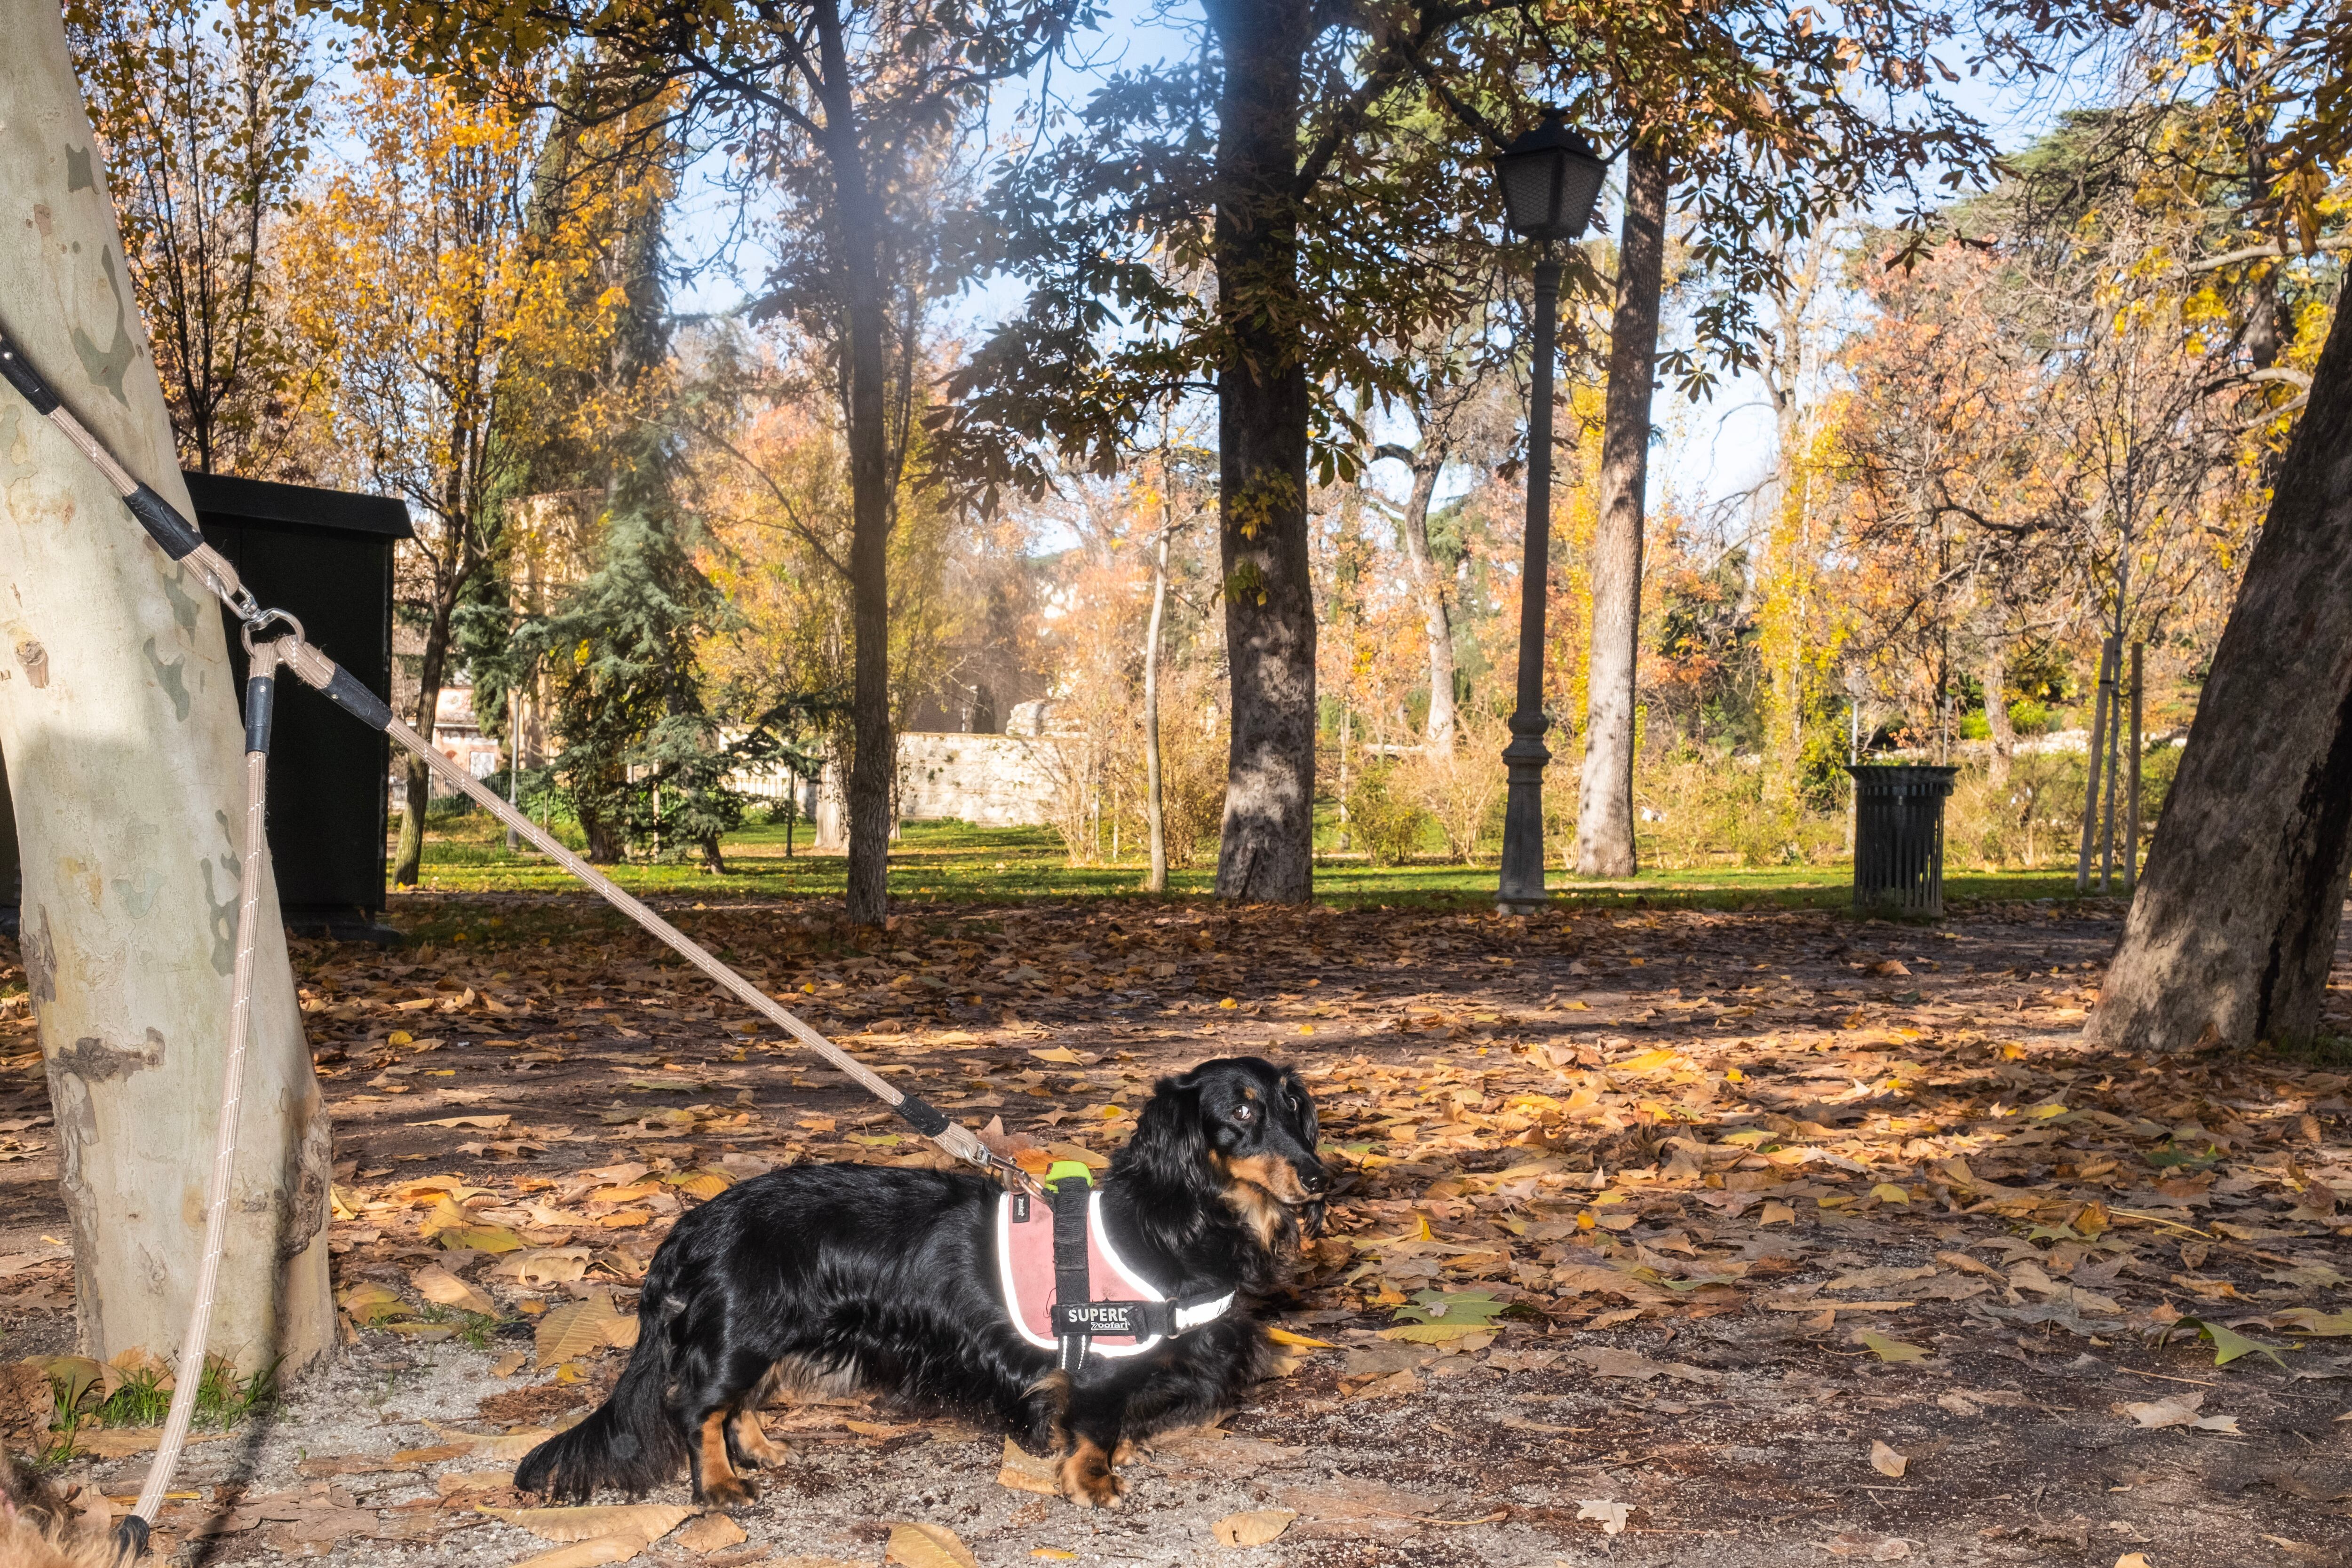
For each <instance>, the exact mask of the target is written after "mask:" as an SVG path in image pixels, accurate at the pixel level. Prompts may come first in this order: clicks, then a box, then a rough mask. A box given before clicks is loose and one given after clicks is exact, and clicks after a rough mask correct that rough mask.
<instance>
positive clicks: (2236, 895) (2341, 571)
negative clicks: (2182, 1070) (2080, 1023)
mask: <svg viewBox="0 0 2352 1568" xmlns="http://www.w3.org/2000/svg"><path fill="white" fill-rule="evenodd" d="M2309 396H2310V402H2309V404H2308V406H2307V407H2306V409H2305V413H2304V416H2303V423H2302V424H2301V425H2300V427H2298V428H2297V430H2296V431H2295V435H2294V444H2293V445H2292V446H2291V447H2290V448H2289V449H2288V452H2287V455H2286V459H2285V462H2284V464H2283V465H2282V466H2281V468H2280V470H2279V479H2278V485H2277V487H2276V489H2275V490H2274V491H2273V498H2272V501H2271V510H2270V516H2269V517H2268V519H2267V520H2266V521H2265V522H2264V523H2263V534H2262V538H2261V540H2260V541H2259V542H2258V543H2257V544H2256V545H2255V546H2254V551H2253V555H2252V558H2251V559H2249V560H2248V561H2247V563H2246V577H2245V581H2244V583H2243V585H2242V587H2241V588H2240V589H2239V591H2238V601H2237V603H2236V605H2235V606H2234V607H2233V608H2232V609H2231V612H2230V621H2229V624H2228V626H2227V627H2226V628H2225V629H2224V630H2223V632H2222V633H2221V646H2220V648H2219V649H2218V650H2217V651H2216V652H2215V653H2214V655H2213V666H2212V673H2211V674H2210V677H2209V678H2208V680H2207V681H2206V683H2205V691H2204V695H2203V696H2202V698H2201V699H2200V701H2199V703H2198V706H2197V718H2196V721H2195V722H2194V723H2193V724H2192V725H2191V726H2190V727H2189V747H2188V749H2187V751H2185V752H2184V753H2183V754H2182V756H2181V758H2180V771H2179V775H2178V776H2177V777H2176V779H2174V781H2173V786H2172V789H2171V792H2170V793H2169V794H2168V796H2167V797H2166V799H2165V804H2164V815H2163V816H2162V818H2161V819H2160V820H2159V821H2158V823H2157V828H2156V840H2155V842H2154V843H2153V844H2152V845H2151V846H2150V847H2149V851H2148V860H2147V871H2146V873H2144V875H2143V876H2142V878H2141V881H2140V884H2139V892H2138V894H2137V897H2135V898H2134V899H2133V901H2132V906H2131V914H2130V915H2129V917H2128V918H2127V919H2126V922H2125V925H2124V936H2123V944H2122V946H2120V947H2119V948H2118V949H2117V950H2116V956H2115V961H2114V962H2113V963H2112V964H2111V965H2110V966H2109V967H2108V970H2107V979H2106V985H2105V988H2104V990H2103V991H2102V993H2101V995H2100V998H2099V1005H2098V1007H2097V1008H2096V1009H2095V1010H2094V1011H2093V1012H2092V1014H2091V1020H2090V1023H2089V1025H2088V1026H2087V1029H2086V1030H2085V1032H2086V1034H2087V1035H2088V1036H2089V1037H2090V1038H2091V1039H2093V1040H2096V1041H2098V1042H2099V1043H2101V1044H2104V1045H2107V1046H2111V1047H2115V1048H2116V1049H2119V1050H2126V1051H2147V1052H2158V1051H2188V1050H2191V1049H2194V1048H2197V1047H2200V1046H2209V1045H2221V1046H2229V1047H2233V1048H2239V1049H2242V1048H2245V1047H2248V1046H2252V1045H2253V1044H2255V1043H2256V1042H2257V1041H2261V1040H2281V1041H2299V1040H2307V1039H2309V1038H2310V1037H2311V1036H2312V1035H2313V1034H2314V1033H2315V1032H2316V1031H2317V1030H2318V1028H2319V1022H2320V1009H2321V1004H2322V1003H2323V1001H2324V1000H2325V999H2326V991H2327V970H2328V966H2329V963H2330V962H2331V961H2332V960H2333V959H2334V957H2335V956H2336V928H2337V925H2339V924H2340V922H2341V919H2342V915H2343V909H2344V894H2345V882H2346V878H2347V875H2352V311H2345V310H2339V311H2338V312H2337V313H2336V325H2335V327H2334V329H2332V330H2331V331H2330V332H2329V334H2328V339H2327V346H2326V349H2325V350H2323V351H2322V353H2321V354H2320V357H2319V364H2318V366H2317V368H2316V370H2315V371H2314V372H2313V375H2312V382H2311V390H2310V394H2309Z"/></svg>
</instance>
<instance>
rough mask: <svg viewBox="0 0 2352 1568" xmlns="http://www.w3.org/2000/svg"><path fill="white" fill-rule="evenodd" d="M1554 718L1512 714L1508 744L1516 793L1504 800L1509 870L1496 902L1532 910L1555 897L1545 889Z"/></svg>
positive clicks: (1511, 910) (1517, 911) (1521, 911)
mask: <svg viewBox="0 0 2352 1568" xmlns="http://www.w3.org/2000/svg"><path fill="white" fill-rule="evenodd" d="M1549 727H1550V721H1549V719H1547V718H1545V717H1544V716H1543V715H1542V714H1541V713H1536V714H1525V713H1515V714H1513V715H1512V716H1511V744H1510V745H1508V746H1507V747H1504V748H1503V765H1504V767H1505V768H1507V770H1508V771H1509V774H1510V794H1509V796H1508V798H1507V800H1505V802H1504V806H1503V874H1502V879H1501V883H1500V885H1499V886H1498V887H1497V888H1496V893H1495V907H1496V909H1497V910H1498V911H1500V912H1502V913H1503V914H1506V915H1532V914H1534V913H1535V912H1536V911H1537V910H1538V909H1541V908H1542V907H1543V906H1544V904H1546V903H1547V902H1548V901H1549V899H1548V895H1547V894H1546V893H1545V891H1544V852H1543V770H1544V765H1545V764H1546V763H1548V762H1549V761H1550V760H1551V753H1550V752H1549V750H1547V749H1546V748H1545V747H1544V743H1543V732H1544V731H1545V730H1546V729H1548V728H1549Z"/></svg>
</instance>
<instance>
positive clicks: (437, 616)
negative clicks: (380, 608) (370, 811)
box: [392, 524, 595, 887]
mask: <svg viewBox="0 0 2352 1568" xmlns="http://www.w3.org/2000/svg"><path fill="white" fill-rule="evenodd" d="M445 526H446V524H445ZM444 542H446V543H448V544H449V545H450V546H451V548H453V549H463V548H464V547H463V545H461V544H459V543H457V540H456V539H455V538H451V539H447V540H445V541H444ZM461 580H462V579H461ZM434 591H435V592H436V593H438V594H440V595H441V597H442V598H443V599H444V600H446V601H447V602H446V603H439V604H436V605H434V606H433V619H432V620H431V621H429V622H426V623H425V656H424V657H423V658H422V659H420V660H419V661H418V662H417V672H416V706H415V707H414V708H412V709H411V710H410V711H409V716H408V723H409V727H411V728H413V729H415V731H416V733H417V734H419V735H421V736H423V737H425V739H427V740H431V739H432V738H433V727H434V724H435V722H436V719H437V718H438V717H439V714H440V708H441V680H442V677H443V676H444V675H445V674H447V672H448V667H449V617H450V615H451V614H452V613H453V612H455V610H456V607H457V595H456V594H455V593H454V592H451V591H446V590H444V589H442V587H441V586H440V584H439V582H438V580H436V582H435V584H434ZM400 781H401V808H402V809H401V813H400V842H399V844H398V846H397V847H396V848H395V850H394V854H393V864H392V884H393V885H394V887H415V885H416V875H417V868H418V867H419V866H420V865H421V864H422V863H423V862H424V859H425V813H426V812H428V811H430V810H432V807H433V772H432V769H430V768H426V767H425V759H424V758H421V757H409V756H406V755H404V756H403V757H402V758H401V774H400ZM589 858H590V859H591V860H593V859H594V858H595V856H594V855H593V853H592V854H591V855H590V856H589Z"/></svg>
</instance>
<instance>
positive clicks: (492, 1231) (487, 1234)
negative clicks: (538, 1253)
mask: <svg viewBox="0 0 2352 1568" xmlns="http://www.w3.org/2000/svg"><path fill="white" fill-rule="evenodd" d="M440 1234H441V1245H442V1246H444V1247H446V1248H448V1249H450V1250H451V1251H453V1252H455V1251H459V1250H463V1251H468V1252H520V1251H521V1250H522V1249H523V1247H524V1246H525V1243H524V1241H523V1239H522V1238H521V1237H520V1236H517V1235H516V1234H515V1233H514V1232H513V1231H511V1230H509V1229H508V1228H506V1227H505V1226H503V1225H466V1226H453V1227H452V1228H449V1229H447V1230H444V1231H442V1232H441V1233H440Z"/></svg>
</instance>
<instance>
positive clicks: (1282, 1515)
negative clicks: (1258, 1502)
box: [1209, 1508, 1298, 1546]
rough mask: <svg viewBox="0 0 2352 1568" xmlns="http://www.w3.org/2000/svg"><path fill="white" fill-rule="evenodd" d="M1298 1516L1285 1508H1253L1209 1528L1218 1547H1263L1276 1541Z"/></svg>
mask: <svg viewBox="0 0 2352 1568" xmlns="http://www.w3.org/2000/svg"><path fill="white" fill-rule="evenodd" d="M1297 1517H1298V1515H1297V1513H1295V1512H1293V1511H1291V1510H1289V1509H1286V1508H1254V1509H1250V1510H1248V1511H1244V1512H1242V1513H1229V1514H1227V1515H1225V1516H1224V1517H1223V1519H1220V1520H1218V1521H1216V1522H1215V1523H1213V1524H1212V1525H1210V1526H1209V1533H1210V1534H1212V1535H1213V1536H1215V1537H1216V1538H1217V1544H1218V1545H1220V1546H1264V1545H1265V1543H1266V1542H1269V1541H1274V1540H1276V1539H1278V1538H1279V1537H1280V1536H1281V1534H1282V1532H1283V1531H1286V1530H1288V1529H1289V1528H1290V1526H1291V1522H1292V1521H1294V1520H1296V1519H1297Z"/></svg>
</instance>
